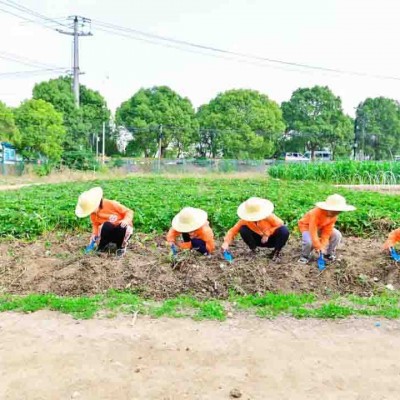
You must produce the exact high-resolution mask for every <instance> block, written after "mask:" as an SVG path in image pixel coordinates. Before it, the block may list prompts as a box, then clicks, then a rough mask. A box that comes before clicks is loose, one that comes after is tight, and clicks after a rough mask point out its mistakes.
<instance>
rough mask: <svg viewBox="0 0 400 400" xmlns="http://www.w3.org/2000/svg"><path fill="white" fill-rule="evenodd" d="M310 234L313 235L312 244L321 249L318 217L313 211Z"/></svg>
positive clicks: (318, 249)
mask: <svg viewBox="0 0 400 400" xmlns="http://www.w3.org/2000/svg"><path fill="white" fill-rule="evenodd" d="M308 229H309V232H310V236H311V241H312V245H313V247H314V249H315V250H317V251H321V250H322V245H321V241H320V239H319V236H318V225H317V217H316V216H315V214H314V213H311V215H310V222H309V226H308Z"/></svg>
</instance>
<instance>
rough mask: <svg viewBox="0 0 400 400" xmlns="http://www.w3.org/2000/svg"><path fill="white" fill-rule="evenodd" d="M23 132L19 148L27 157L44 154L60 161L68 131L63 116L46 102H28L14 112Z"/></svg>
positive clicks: (18, 125) (19, 127) (17, 123)
mask: <svg viewBox="0 0 400 400" xmlns="http://www.w3.org/2000/svg"><path fill="white" fill-rule="evenodd" d="M14 115H15V122H16V125H17V127H18V129H19V131H20V132H21V142H20V144H19V148H20V149H21V151H22V154H23V155H24V156H25V157H36V156H37V155H38V154H42V155H44V156H46V157H48V158H49V159H50V160H54V161H58V160H59V159H60V158H61V154H62V151H63V148H62V144H63V142H64V139H65V135H66V130H65V127H64V125H63V118H62V114H61V113H60V112H58V111H56V110H55V108H54V107H53V105H52V104H50V103H47V102H46V101H44V100H34V99H32V100H27V101H24V102H23V103H22V104H21V105H20V106H19V107H18V108H16V109H15V110H14Z"/></svg>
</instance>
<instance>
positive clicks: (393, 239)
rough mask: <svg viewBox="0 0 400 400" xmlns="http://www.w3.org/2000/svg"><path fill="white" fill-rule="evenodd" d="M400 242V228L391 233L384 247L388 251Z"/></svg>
mask: <svg viewBox="0 0 400 400" xmlns="http://www.w3.org/2000/svg"><path fill="white" fill-rule="evenodd" d="M399 241H400V228H399V229H395V230H394V231H392V232H390V233H389V237H388V239H387V240H386V242H385V243H384V245H383V248H384V249H388V248H390V247H393V246H394V245H395V244H396V243H397V242H399Z"/></svg>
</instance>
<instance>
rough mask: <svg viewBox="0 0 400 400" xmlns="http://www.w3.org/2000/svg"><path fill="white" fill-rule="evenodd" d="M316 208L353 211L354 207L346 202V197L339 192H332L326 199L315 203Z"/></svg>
mask: <svg viewBox="0 0 400 400" xmlns="http://www.w3.org/2000/svg"><path fill="white" fill-rule="evenodd" d="M315 205H316V206H317V207H318V208H321V209H322V210H326V211H340V212H342V211H354V210H355V209H356V208H355V207H354V206H351V205H349V204H347V203H346V199H345V198H344V197H343V196H341V195H340V194H332V195H330V196H328V197H327V199H326V201H320V202H318V203H315Z"/></svg>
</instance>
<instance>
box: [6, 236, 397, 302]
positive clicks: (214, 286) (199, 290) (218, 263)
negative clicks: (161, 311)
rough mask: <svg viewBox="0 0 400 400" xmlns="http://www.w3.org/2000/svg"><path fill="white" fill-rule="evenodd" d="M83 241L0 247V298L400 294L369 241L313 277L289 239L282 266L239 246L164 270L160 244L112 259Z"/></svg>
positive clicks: (392, 271)
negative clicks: (390, 290) (389, 289)
mask: <svg viewBox="0 0 400 400" xmlns="http://www.w3.org/2000/svg"><path fill="white" fill-rule="evenodd" d="M87 240H88V238H87V235H84V236H79V235H76V236H72V235H61V234H59V235H55V234H52V235H49V236H48V237H43V238H41V239H40V240H37V241H35V242H34V243H26V242H23V241H17V240H15V241H11V242H10V241H7V242H2V243H0V293H1V292H8V293H14V294H27V293H55V294H58V295H85V294H95V293H103V292H105V291H107V290H108V289H110V288H114V289H131V290H135V291H138V292H139V293H140V294H142V295H143V296H149V297H152V298H155V299H165V298H169V297H172V296H176V295H178V294H182V293H191V294H194V295H196V296H197V297H199V298H204V297H207V298H210V297H215V298H221V299H223V298H226V297H227V296H228V292H229V290H230V289H234V290H236V291H237V292H238V293H241V294H248V293H264V292H265V291H283V292H298V293H300V292H314V293H317V294H319V295H328V294H331V293H341V294H346V293H354V294H359V295H362V296H369V295H371V294H372V293H374V292H376V290H377V289H379V288H383V287H384V286H385V285H387V284H389V283H390V284H392V285H393V286H394V288H396V289H398V288H400V270H399V268H398V265H397V264H396V263H395V262H394V261H392V260H391V259H390V258H389V257H388V256H387V255H386V254H383V253H382V251H381V246H382V242H381V241H378V240H376V239H360V238H352V237H349V238H346V239H345V240H344V242H343V243H342V244H341V246H340V248H339V250H338V260H337V261H335V262H333V263H330V264H328V268H327V269H326V270H325V271H323V272H322V273H320V272H319V271H318V268H317V265H316V262H312V263H310V264H309V265H305V266H304V265H301V264H299V263H298V262H297V259H298V257H299V252H300V242H299V240H298V239H296V238H293V239H291V240H290V241H289V244H288V245H287V247H286V248H285V249H284V255H283V259H282V262H281V263H279V264H277V263H274V262H272V261H271V260H270V259H269V257H268V255H269V253H270V250H260V252H259V253H258V254H257V255H256V256H253V255H252V254H251V253H250V252H249V250H248V249H247V248H245V246H244V245H243V243H242V242H241V241H238V242H236V245H235V247H232V252H233V255H234V257H235V259H234V262H233V263H232V264H228V263H227V262H226V261H224V260H223V258H222V255H221V254H220V253H219V252H216V254H214V255H213V256H212V257H211V258H207V257H204V256H201V255H198V254H196V253H193V252H185V253H181V254H180V258H179V262H178V264H177V265H174V266H173V265H171V261H170V258H169V254H168V249H167V248H166V247H165V243H164V241H163V239H162V238H160V237H156V238H151V237H149V236H144V235H140V236H138V235H136V236H135V238H134V239H133V240H132V241H131V243H130V245H129V249H128V252H127V254H126V256H125V257H123V258H116V257H115V255H113V254H102V255H100V256H99V255H94V254H93V255H84V254H83V253H82V249H83V248H84V246H85V245H86V244H87V243H86V242H87Z"/></svg>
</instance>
